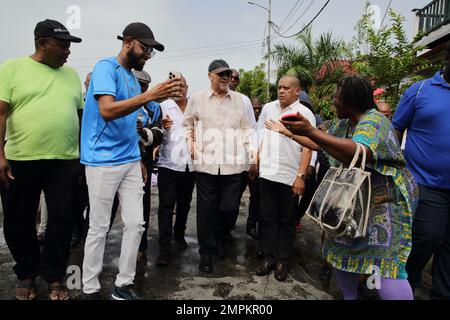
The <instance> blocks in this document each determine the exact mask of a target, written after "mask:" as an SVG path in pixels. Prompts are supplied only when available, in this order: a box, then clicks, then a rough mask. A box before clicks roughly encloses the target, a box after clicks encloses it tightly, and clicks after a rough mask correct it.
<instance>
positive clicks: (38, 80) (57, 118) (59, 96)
mask: <svg viewBox="0 0 450 320" xmlns="http://www.w3.org/2000/svg"><path fill="white" fill-rule="evenodd" d="M0 100H1V101H5V102H7V103H9V114H8V119H7V122H6V137H7V139H8V142H7V143H6V145H5V154H6V158H7V159H9V160H45V159H64V160H70V159H77V158H79V148H78V135H79V122H78V114H77V111H78V109H82V108H83V106H84V100H83V95H82V91H81V81H80V78H79V77H78V74H77V73H76V72H75V70H74V69H72V68H70V67H67V66H63V67H61V68H58V69H53V68H50V67H49V66H47V65H45V64H43V63H39V62H37V61H35V60H33V59H31V58H30V57H24V58H18V59H14V60H8V61H6V62H4V63H3V64H2V65H1V66H0Z"/></svg>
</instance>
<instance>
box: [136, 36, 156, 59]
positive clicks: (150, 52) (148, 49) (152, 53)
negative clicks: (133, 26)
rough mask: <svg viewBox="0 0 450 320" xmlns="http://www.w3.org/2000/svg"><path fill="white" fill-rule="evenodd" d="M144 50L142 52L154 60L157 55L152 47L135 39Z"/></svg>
mask: <svg viewBox="0 0 450 320" xmlns="http://www.w3.org/2000/svg"><path fill="white" fill-rule="evenodd" d="M134 40H135V41H136V42H137V43H138V44H139V45H140V46H141V48H142V50H144V52H145V53H146V54H148V55H150V58H153V57H154V56H155V54H156V52H155V50H153V48H152V47H150V46H146V45H145V44H143V43H142V42H140V41H139V40H136V39H134Z"/></svg>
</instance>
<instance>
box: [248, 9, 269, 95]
mask: <svg viewBox="0 0 450 320" xmlns="http://www.w3.org/2000/svg"><path fill="white" fill-rule="evenodd" d="M248 4H251V5H254V6H258V7H260V8H262V9H264V10H266V11H267V13H268V19H267V25H268V28H269V30H268V35H267V102H269V101H270V58H271V54H272V50H271V40H272V39H271V37H272V35H271V28H272V0H269V8H266V7H263V6H261V5H259V4H257V3H254V2H250V1H249V2H248Z"/></svg>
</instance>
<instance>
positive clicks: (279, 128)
mask: <svg viewBox="0 0 450 320" xmlns="http://www.w3.org/2000/svg"><path fill="white" fill-rule="evenodd" d="M264 125H265V126H266V128H267V129H269V130H272V131H275V132H278V133H281V134H283V135H285V136H287V137H289V136H292V132H290V131H289V130H288V129H287V128H286V127H285V126H284V125H283V124H282V123H281V122H278V121H273V120H272V119H267V120H266V121H265V122H264Z"/></svg>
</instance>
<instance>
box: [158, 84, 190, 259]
mask: <svg viewBox="0 0 450 320" xmlns="http://www.w3.org/2000/svg"><path fill="white" fill-rule="evenodd" d="M181 82H182V85H181V95H182V98H180V99H176V100H173V99H168V100H166V101H164V102H163V103H161V110H162V114H163V119H162V124H163V133H164V137H163V140H162V143H161V149H160V152H159V161H158V196H159V208H158V230H159V240H158V245H159V256H158V259H157V260H156V265H157V266H166V265H168V264H169V262H170V256H171V249H172V246H171V240H172V228H173V239H174V241H175V243H176V245H177V247H178V248H179V249H182V250H184V249H186V248H187V243H186V240H185V239H184V232H185V230H186V221H187V217H188V213H189V210H190V208H191V200H192V192H193V190H194V185H195V174H194V172H193V166H192V159H191V155H190V154H189V150H188V148H187V144H186V141H185V139H184V129H183V119H184V113H185V111H186V107H187V103H188V100H187V92H188V85H187V83H186V79H185V78H184V77H182V78H181ZM175 205H176V215H175V224H174V225H173V226H172V223H173V211H174V208H175Z"/></svg>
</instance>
